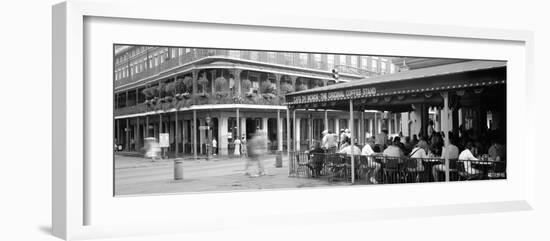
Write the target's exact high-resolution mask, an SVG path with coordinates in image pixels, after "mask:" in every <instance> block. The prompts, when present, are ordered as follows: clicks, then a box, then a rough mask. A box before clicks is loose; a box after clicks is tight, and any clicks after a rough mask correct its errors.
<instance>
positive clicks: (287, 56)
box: [284, 53, 292, 65]
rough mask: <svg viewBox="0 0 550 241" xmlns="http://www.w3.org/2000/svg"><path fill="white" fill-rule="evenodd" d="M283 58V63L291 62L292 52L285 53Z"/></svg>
mask: <svg viewBox="0 0 550 241" xmlns="http://www.w3.org/2000/svg"><path fill="white" fill-rule="evenodd" d="M284 58H285V64H288V65H290V64H292V53H285V54H284Z"/></svg>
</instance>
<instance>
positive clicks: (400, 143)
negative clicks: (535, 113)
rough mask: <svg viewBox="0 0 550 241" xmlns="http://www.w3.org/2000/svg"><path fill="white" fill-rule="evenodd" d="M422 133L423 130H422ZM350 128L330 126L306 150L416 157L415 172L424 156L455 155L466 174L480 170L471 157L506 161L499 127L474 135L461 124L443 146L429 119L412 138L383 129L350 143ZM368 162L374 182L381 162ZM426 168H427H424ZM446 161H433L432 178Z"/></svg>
mask: <svg viewBox="0 0 550 241" xmlns="http://www.w3.org/2000/svg"><path fill="white" fill-rule="evenodd" d="M421 133H422V132H421ZM350 134H351V133H350V130H349V129H342V130H340V133H338V134H337V133H334V132H333V131H332V130H325V131H323V133H322V135H323V137H322V140H321V141H320V142H319V141H317V142H315V144H314V146H313V147H312V148H311V150H309V153H311V154H312V153H341V154H347V155H352V153H353V155H364V156H374V155H383V156H387V157H394V158H399V160H405V157H408V158H417V160H418V162H417V167H416V168H415V169H414V170H408V171H411V172H412V171H415V172H423V171H426V170H425V167H424V165H423V163H422V160H423V159H424V158H436V157H437V158H445V156H446V155H448V159H458V160H461V161H463V163H464V167H465V170H466V172H468V173H469V174H480V173H481V171H480V170H478V169H476V168H474V167H473V166H472V165H471V161H477V160H480V159H481V160H487V161H505V160H506V150H505V136H504V135H503V133H501V131H499V130H487V131H485V132H483V134H482V135H480V136H477V135H476V134H475V133H474V131H473V130H472V129H469V130H466V129H465V128H464V126H461V127H460V128H459V130H457V131H455V132H449V143H448V145H447V147H446V146H445V143H444V142H445V133H443V132H437V131H435V130H434V128H433V124H432V123H430V124H429V125H428V127H427V135H425V136H424V135H422V134H418V135H413V136H412V138H410V137H408V136H407V137H404V138H403V136H402V134H401V133H399V135H398V136H395V137H393V138H391V137H389V135H388V131H387V130H386V129H383V130H382V132H381V133H379V134H378V135H376V136H369V137H367V138H366V141H365V143H366V144H364V145H363V146H360V145H359V144H357V141H356V139H355V142H354V143H355V144H354V145H353V146H352V145H351V137H350ZM368 166H369V167H371V168H373V170H374V175H373V176H372V177H370V180H369V181H370V182H371V183H377V175H378V173H379V172H380V170H381V164H379V163H377V162H374V161H373V160H372V159H370V158H369V159H368ZM427 171H429V170H427ZM445 171H446V168H445V164H444V163H443V164H438V165H434V166H433V167H432V170H431V174H432V175H433V177H434V180H439V172H445Z"/></svg>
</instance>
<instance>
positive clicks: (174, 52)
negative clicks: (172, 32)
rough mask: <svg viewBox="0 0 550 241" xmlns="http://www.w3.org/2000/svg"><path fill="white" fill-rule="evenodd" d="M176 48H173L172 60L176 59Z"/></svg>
mask: <svg viewBox="0 0 550 241" xmlns="http://www.w3.org/2000/svg"><path fill="white" fill-rule="evenodd" d="M176 50H177V49H176V48H172V58H175V57H176Z"/></svg>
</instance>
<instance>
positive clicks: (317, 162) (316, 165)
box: [307, 141, 325, 177]
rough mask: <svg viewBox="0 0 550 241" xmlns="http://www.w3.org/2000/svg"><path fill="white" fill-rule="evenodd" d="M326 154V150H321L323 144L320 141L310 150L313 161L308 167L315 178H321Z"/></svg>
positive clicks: (311, 160)
mask: <svg viewBox="0 0 550 241" xmlns="http://www.w3.org/2000/svg"><path fill="white" fill-rule="evenodd" d="M324 153H325V150H324V149H323V148H321V144H320V143H319V142H318V141H316V142H315V143H314V144H313V147H312V148H311V149H310V150H309V155H310V156H311V159H310V161H309V163H308V164H307V167H308V168H309V169H311V171H312V173H313V176H314V177H316V176H319V175H320V173H321V169H323V161H324V155H323V154H324Z"/></svg>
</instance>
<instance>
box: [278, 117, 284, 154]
mask: <svg viewBox="0 0 550 241" xmlns="http://www.w3.org/2000/svg"><path fill="white" fill-rule="evenodd" d="M277 150H278V151H281V152H282V151H283V121H282V120H281V110H277Z"/></svg>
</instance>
